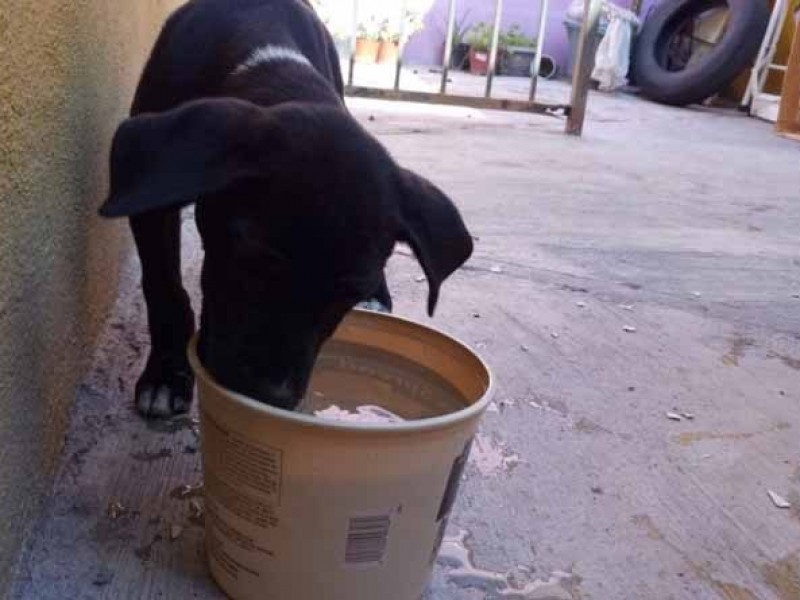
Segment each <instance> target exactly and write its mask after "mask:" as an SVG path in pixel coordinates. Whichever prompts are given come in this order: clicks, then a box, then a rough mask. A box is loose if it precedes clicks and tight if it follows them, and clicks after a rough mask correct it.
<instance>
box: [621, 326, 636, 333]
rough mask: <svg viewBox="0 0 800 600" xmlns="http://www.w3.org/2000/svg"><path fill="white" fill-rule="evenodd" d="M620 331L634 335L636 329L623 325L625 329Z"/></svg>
mask: <svg viewBox="0 0 800 600" xmlns="http://www.w3.org/2000/svg"><path fill="white" fill-rule="evenodd" d="M622 331H624V332H625V333H636V327H634V326H633V325H625V327H623V328H622Z"/></svg>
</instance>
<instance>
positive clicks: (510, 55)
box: [497, 46, 536, 77]
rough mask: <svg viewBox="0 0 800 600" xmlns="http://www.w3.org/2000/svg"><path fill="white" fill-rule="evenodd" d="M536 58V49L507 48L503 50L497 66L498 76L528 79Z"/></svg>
mask: <svg viewBox="0 0 800 600" xmlns="http://www.w3.org/2000/svg"><path fill="white" fill-rule="evenodd" d="M535 58H536V48H528V47H522V46H509V47H507V48H505V51H504V52H503V55H502V57H501V60H499V61H498V62H499V64H498V66H497V71H498V74H499V75H510V76H513V77H530V76H531V68H532V66H531V65H532V63H533V60H534V59H535Z"/></svg>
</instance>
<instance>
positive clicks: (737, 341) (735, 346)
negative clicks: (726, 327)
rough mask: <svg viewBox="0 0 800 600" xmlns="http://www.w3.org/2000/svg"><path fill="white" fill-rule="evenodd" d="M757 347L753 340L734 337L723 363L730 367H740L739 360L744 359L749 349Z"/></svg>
mask: <svg viewBox="0 0 800 600" xmlns="http://www.w3.org/2000/svg"><path fill="white" fill-rule="evenodd" d="M755 345H756V342H755V340H753V339H752V338H747V337H742V336H740V335H738V334H737V335H734V336H733V338H732V339H731V342H730V350H729V351H728V353H727V354H726V355H725V356H723V357H722V363H723V364H725V365H728V366H729V367H738V366H739V360H740V359H741V358H742V357H744V354H745V352H746V351H747V349H748V348H752V347H753V346H755Z"/></svg>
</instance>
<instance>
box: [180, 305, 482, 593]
mask: <svg viewBox="0 0 800 600" xmlns="http://www.w3.org/2000/svg"><path fill="white" fill-rule="evenodd" d="M189 355H190V360H191V364H192V367H193V369H194V371H195V373H196V375H197V383H198V391H199V397H200V415H201V430H202V452H203V471H204V479H205V494H206V548H207V551H208V556H209V562H210V566H211V573H212V574H213V576H214V578H215V579H216V581H217V582H218V583H219V585H220V586H221V587H222V588H223V590H225V592H227V593H228V594H229V595H230V596H231V597H232V598H234V599H235V600H376V599H380V600H417V599H418V598H420V597H421V596H422V594H423V593H424V591H425V587H426V585H427V582H428V579H429V577H430V574H431V570H432V568H433V565H434V562H435V558H436V555H437V553H438V550H439V546H440V544H441V540H442V536H443V534H444V530H445V527H446V525H447V519H448V516H449V514H450V510H451V508H452V505H453V501H454V500H455V496H456V493H457V490H458V484H459V482H460V480H461V478H462V472H463V469H464V465H465V463H466V460H467V456H468V453H469V448H470V443H471V441H472V438H473V436H474V434H475V432H476V429H477V427H478V422H479V420H480V417H481V415H482V414H483V412H484V411H485V409H486V407H487V405H488V403H489V401H490V399H491V395H492V379H491V375H490V372H489V369H488V368H487V367H486V365H485V364H484V363H483V362H482V361H481V359H480V358H478V357H477V356H476V355H475V354H474V353H473V352H472V351H471V350H469V349H468V348H467V347H466V346H464V345H463V344H461V343H460V342H458V341H456V340H454V339H453V338H451V337H449V336H447V335H445V334H443V333H440V332H438V331H435V330H433V329H430V328H428V327H424V326H422V325H419V324H416V323H413V322H411V321H408V320H404V319H400V318H397V317H392V316H387V315H381V314H378V313H371V312H365V311H354V312H353V313H351V314H350V315H349V316H348V317H347V318H346V319H345V320H344V321H343V323H342V324H341V326H340V327H339V329H338V330H337V332H336V334H335V335H334V337H333V338H332V340H331V341H330V342H329V343H328V344H326V346H325V347H324V348H323V351H322V353H321V355H320V358H319V360H318V363H317V368H316V370H315V374H314V376H313V377H312V382H311V386H310V390H313V392H314V393H315V394H314V395H315V397H317V398H321V397H325V398H326V400H330V401H334V402H336V404H337V405H339V406H341V407H343V408H353V407H355V406H358V405H367V404H370V405H376V404H377V405H379V406H381V407H384V408H386V409H388V410H390V411H391V412H393V413H395V414H397V415H400V416H404V417H411V418H416V419H415V420H410V421H406V422H402V423H394V424H370V423H348V422H336V421H326V420H322V419H320V418H318V417H315V416H311V415H305V414H299V413H294V412H287V411H283V410H279V409H276V408H273V407H270V406H266V405H264V404H261V403H259V402H256V401H254V400H251V399H249V398H246V397H244V396H241V395H238V394H236V393H233V392H230V391H228V390H226V389H223V388H222V387H220V386H219V385H217V384H216V383H215V382H214V381H213V380H212V378H211V377H210V375H209V374H208V373H207V372H206V371H205V370H204V369H203V367H202V365H200V363H199V361H198V359H197V356H196V353H195V345H194V343H193V344H192V346H191V347H190V349H189ZM454 401H455V404H454ZM348 405H349V406H348ZM419 417H422V418H419Z"/></svg>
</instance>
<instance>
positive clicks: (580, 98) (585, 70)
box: [566, 0, 603, 136]
mask: <svg viewBox="0 0 800 600" xmlns="http://www.w3.org/2000/svg"><path fill="white" fill-rule="evenodd" d="M585 2H586V5H585V8H584V13H583V23H582V24H581V33H580V40H579V42H578V56H577V57H576V59H575V67H574V69H573V73H572V99H571V101H570V105H571V106H572V110H571V111H570V113H569V117H567V128H566V132H567V133H568V134H569V135H578V136H579V135H582V134H583V122H584V120H585V119H586V104H587V102H588V101H589V87H590V85H591V78H592V65H594V56H592V49H593V48H594V44H593V43H592V38H593V37H594V36H595V35H596V34H597V27H598V25H599V24H600V9H601V8H602V7H603V0H585Z"/></svg>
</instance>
